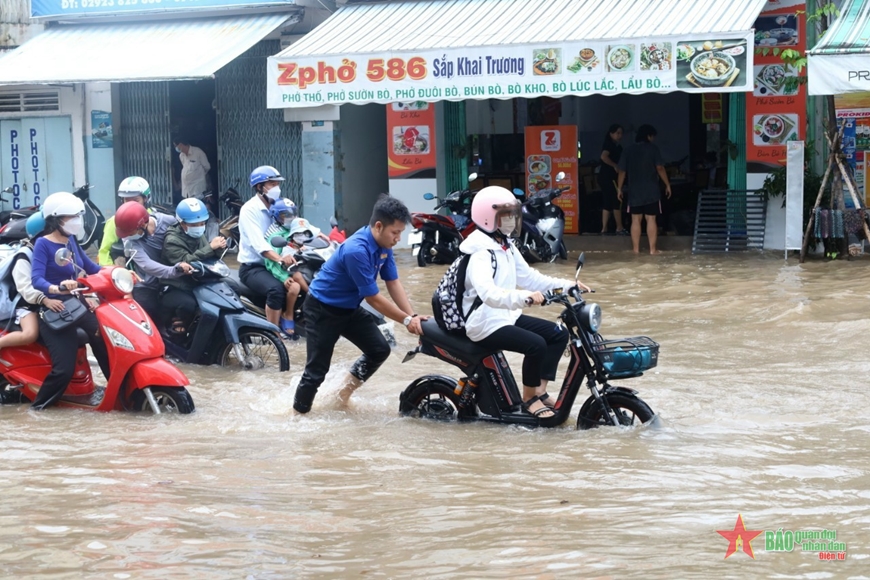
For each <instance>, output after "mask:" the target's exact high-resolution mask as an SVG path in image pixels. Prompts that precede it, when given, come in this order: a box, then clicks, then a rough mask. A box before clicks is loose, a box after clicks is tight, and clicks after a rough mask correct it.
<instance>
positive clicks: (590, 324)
mask: <svg viewBox="0 0 870 580" xmlns="http://www.w3.org/2000/svg"><path fill="white" fill-rule="evenodd" d="M579 318H580V323H581V324H582V325H583V328H584V329H585V330H587V331H589V332H593V333H595V332H598V329H599V328H601V307H600V306H598V305H597V304H594V303H592V304H590V303H588V302H587V303H586V304H584V305H583V307H582V308H580V316H579Z"/></svg>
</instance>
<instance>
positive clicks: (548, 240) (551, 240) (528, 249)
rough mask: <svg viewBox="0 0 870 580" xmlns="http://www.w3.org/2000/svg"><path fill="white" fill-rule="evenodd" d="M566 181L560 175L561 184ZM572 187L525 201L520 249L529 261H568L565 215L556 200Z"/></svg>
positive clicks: (547, 191)
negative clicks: (559, 259) (564, 238)
mask: <svg viewBox="0 0 870 580" xmlns="http://www.w3.org/2000/svg"><path fill="white" fill-rule="evenodd" d="M564 178H565V174H564V173H562V172H559V174H558V175H556V183H557V184H558V183H559V182H560V181H562V180H563V179H564ZM569 189H570V186H568V185H563V186H558V185H557V186H556V187H554V188H552V189H542V190H541V191H538V192H536V193H535V194H534V195H532V196H531V197H530V198H528V199H527V200H525V201H524V202H523V209H522V212H523V229H522V233H521V234H520V240H519V243H518V244H517V247H519V249H520V253H521V254H522V255H523V258H525V260H526V262H528V263H530V264H533V263H535V262H555V261H556V258H557V257H558V258H562V259H563V260H567V259H568V250H567V249H566V248H565V242H564V241H563V236H564V233H565V212H564V211H563V210H562V208H561V207H559V206H558V205H556V204H555V203H553V201H554V200H555V199H556V198H558V197H559V196H561V195H562V193H564V192H565V191H567V190H569Z"/></svg>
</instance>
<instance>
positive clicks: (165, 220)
mask: <svg viewBox="0 0 870 580" xmlns="http://www.w3.org/2000/svg"><path fill="white" fill-rule="evenodd" d="M175 223H176V219H175V218H174V217H172V216H169V215H166V214H163V213H159V212H155V213H153V214H151V215H149V214H148V211H147V210H146V209H145V206H142V205H140V204H138V203H125V204H124V205H122V206H121V207H119V208H118V211H117V213H116V214H115V226H116V228H117V232H118V236H120V237H121V239H123V240H125V241H129V243H130V249H131V250H132V251H133V256H132V260H133V265H134V266H135V270H136V273H137V274H138V275H139V277H140V278H141V282H139V283H138V284H136V285H135V286H134V287H133V300H135V301H136V302H138V303H139V305H140V306H141V307H142V308H144V309H145V312H147V313H148V316H150V317H151V319H152V320H154V321H155V322H157V323H160V324H166V323H167V322H169V324H170V332H171V331H172V330H175V331H179V330H183V324H175V328H174V329H173V328H172V326H171V325H172V324H173V322H172V321H168V320H167V317H166V316H165V315H164V313H165V312H170V313H176V314H175V316H176V318H178V317H179V315H178V314H177V313H178V312H182V313H195V312H196V300H195V299H194V298H193V296H191V295H190V294H189V293H187V292H184V291H183V290H178V289H174V288H171V289H168V290H167V291H166V292H163V294H162V296H161V290H162V289H163V286H164V285H163V282H162V281H163V280H174V279H177V278H181V277H183V276H185V275H186V274H190V273H191V272H192V271H193V267H192V266H191V265H190V264H188V263H187V262H184V261H178V262H173V264H174V265H172V266H167V265H165V264H163V263H162V262H161V261H160V254H161V252H162V251H163V243H164V239H165V238H166V233H167V232H168V231H169V228H170V227H172V226H174V225H175ZM191 316H192V315H191ZM179 327H181V328H179Z"/></svg>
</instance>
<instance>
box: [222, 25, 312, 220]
mask: <svg viewBox="0 0 870 580" xmlns="http://www.w3.org/2000/svg"><path fill="white" fill-rule="evenodd" d="M280 50H281V43H280V41H278V40H264V41H261V42H258V43H257V44H255V45H254V46H253V47H252V48H251V49H250V50H248V51H247V52H245V53H244V54H242V55H241V56H239V57H238V58H236V59H234V60H233V61H232V62H230V63H229V64H227V65H226V66H224V67H223V68H222V69H220V70H219V71H217V72H216V73H215V92H216V93H217V135H218V164H219V171H218V176H219V179H220V183H219V188H220V191H221V192H223V191H225V190H226V189H227V188H228V187H235V188H236V189H237V190H238V192H239V193H240V194H241V195H242V197H243V198H248V197H250V191H251V189H250V187H249V186H248V177H249V175H250V174H251V170H252V169H254V168H255V167H257V166H259V165H274V166H275V168H277V169H278V171H280V172H281V174H282V175H283V176H284V177H285V178H286V179H287V181H286V183H284V184H282V186H281V192H282V194H283V195H284V197H288V198H290V199H292V200H293V201H294V202H295V203H296V204H297V205H298V206H299V208H300V210H301V206H302V124H301V123H287V122H285V121H284V111H283V110H281V109H267V108H266V58H267V57H268V56H270V55H273V54H275V53H277V52H279V51H280Z"/></svg>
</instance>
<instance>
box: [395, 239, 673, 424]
mask: <svg viewBox="0 0 870 580" xmlns="http://www.w3.org/2000/svg"><path fill="white" fill-rule="evenodd" d="M584 260H585V256H584V255H583V254H581V255H580V258H579V260H578V261H577V274H576V275H575V280H576V279H577V278H579V274H580V269H581V268H582V266H583V263H584ZM572 298H573V300H574V302H573V303H572V302H571V299H572ZM547 304H560V305H562V306H564V310H563V312H562V314H561V315H560V316H559V322H558V323H559V324H560V325H564V326H565V327H567V329H568V333H569V336H570V339H569V342H568V348H569V352H570V356H571V360H570V364H569V365H568V371H567V374H566V375H565V378H564V380H563V382H562V388H561V390H560V391H559V395H558V398H557V399H556V403H555V406H554V408H553V412H554V414H553V415H552V416H549V417H541V418H538V417H534V416H533V415H531V414H530V413H528V412H526V411H525V410H524V409H523V406H522V403H523V400H522V397H521V394H520V391H519V389H518V388H517V383H516V380H515V379H514V376H513V374H512V373H511V370H510V367H509V366H508V363H507V360H506V359H505V357H504V354H503V353H502V352H501V351H492V350H490V349H487V348H485V347H483V346H480V345H479V344H476V343H474V342H472V341H471V340H469V339H468V338H466V337H465V336H457V335H455V334H451V333H448V332H446V331H444V330H442V329H441V328H440V327H439V326H438V324H437V323H436V322H435V319H434V318H431V319H429V320H427V321H425V322H424V323H423V335H422V336H421V337H420V342H419V345H418V346H417V348H415V349H414V350H412V351H410V352H409V353H408V354H407V355H406V356H405V359H404V361H403V362H407V361H408V360H411V359H412V358H414V357H415V356H416V355H417V354H419V353H422V354H425V355H428V356H432V357H435V358H437V359H440V360H442V361H444V362H447V363H450V364H451V365H453V366H455V367H457V368H459V369H461V371H462V373H463V374H464V376H463V377H462V378H461V379H459V380H457V379H454V378H452V377H447V376H444V375H425V376H422V377H420V378H418V379H416V380H415V381H414V382H412V383H411V384H410V385H409V386H408V387H407V388H406V389H405V390H404V391H403V392H402V394H401V395H400V396H399V412H400V413H402V414H404V415H408V416H413V417H424V418H430V419H437V420H442V421H455V420H480V421H490V422H494V423H505V424H513V425H524V426H527V427H556V426H558V425H561V424H562V423H564V422H565V421H566V420H567V419H568V415H569V414H570V412H571V408H572V406H573V405H574V401H575V399H576V397H577V393H578V392H579V390H580V387H581V386H582V384H583V380H584V379H585V380H586V386H587V387H588V388H589V390H590V392H591V395H590V396H589V398H587V399H586V401H585V402H584V403H583V405H582V406H581V407H580V411H579V415H578V417H577V428H578V429H590V428H595V427H599V426H605V425H616V426H629V425H635V424H646V423H649V422H650V421H652V420H653V419H654V418H655V414H654V413H653V411H652V410H651V409H650V408H649V406H648V405H647V404H646V403H645V402H644V401H643V400H641V399H640V398H639V397H638V396H637V391H634V390H633V389H629V388H626V387H623V386H617V385H614V384H611V381H613V380H616V379H629V378H633V377H639V376H641V375H642V374H643V372H644V371H647V370H649V369H651V368H653V367H655V366H656V365H657V363H658V352H659V345H658V344H657V343H655V342H654V341H653V340H651V339H650V338H648V337H645V336H641V337H636V338H624V339H616V340H605V339H604V338H602V336H601V335H600V334H599V333H598V330H599V327H600V325H601V308H600V307H599V306H598V305H597V304H594V303H588V302H586V301H585V300H584V299H583V296H582V294H581V293H580V291H579V290H578V289H577V288H574V289H573V290H572V291H571V292H570V293H569V295H568V294H563V293H562V292H561V291H551V292H548V293H547V294H546V295H545V302H544V305H547Z"/></svg>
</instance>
